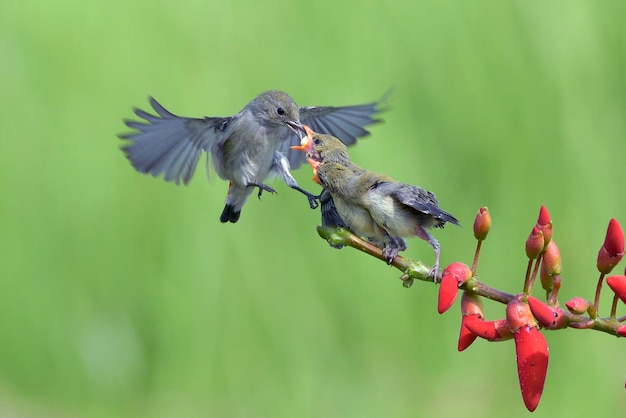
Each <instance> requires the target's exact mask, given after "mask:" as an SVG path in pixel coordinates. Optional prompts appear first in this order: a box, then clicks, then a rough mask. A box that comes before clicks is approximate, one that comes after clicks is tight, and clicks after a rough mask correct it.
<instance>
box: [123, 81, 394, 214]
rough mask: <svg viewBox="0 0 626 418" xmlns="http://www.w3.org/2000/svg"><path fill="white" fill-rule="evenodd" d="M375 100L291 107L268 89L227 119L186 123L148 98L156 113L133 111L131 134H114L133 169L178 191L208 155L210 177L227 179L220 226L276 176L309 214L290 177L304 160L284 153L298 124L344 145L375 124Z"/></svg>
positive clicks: (298, 132)
mask: <svg viewBox="0 0 626 418" xmlns="http://www.w3.org/2000/svg"><path fill="white" fill-rule="evenodd" d="M384 97H386V96H383V99H384ZM383 99H381V100H380V101H377V102H371V103H367V104H361V105H354V106H344V107H330V106H311V107H298V106H297V105H296V103H295V102H294V100H293V99H292V98H291V97H290V96H289V95H288V94H287V93H284V92H282V91H278V90H270V91H267V92H264V93H261V94H260V95H258V96H257V97H256V98H254V99H253V100H252V101H251V102H250V103H248V104H247V105H246V106H245V107H244V108H243V109H242V110H241V111H240V112H239V113H237V114H235V115H233V116H227V117H204V118H188V117H181V116H177V115H174V114H173V113H171V112H169V111H168V110H166V109H165V108H164V107H163V106H162V105H161V104H159V103H158V102H157V101H156V100H155V99H154V98H150V104H151V105H152V108H153V109H154V111H155V112H156V115H152V114H150V113H147V112H144V111H143V110H140V109H135V114H136V115H137V116H138V117H139V118H141V119H143V120H142V121H140V122H137V121H132V120H125V123H126V125H127V126H128V127H129V128H133V129H135V132H132V133H128V134H123V135H120V138H121V139H123V140H129V142H128V143H126V144H124V145H123V146H122V150H123V151H124V153H125V154H126V157H127V158H128V160H129V161H130V163H131V164H132V166H133V167H134V168H135V170H137V171H139V172H141V173H145V174H151V175H152V176H154V177H158V176H159V175H161V174H163V178H164V180H165V181H171V182H174V183H176V184H180V183H181V182H182V183H183V184H185V185H186V184H188V183H189V181H190V180H191V178H192V176H193V174H194V171H195V169H196V165H197V164H198V160H199V159H200V156H201V155H202V153H203V152H207V153H208V154H211V161H212V163H213V167H214V169H215V171H216V173H217V174H218V176H219V177H221V178H222V179H224V180H228V181H229V187H228V194H227V195H226V205H225V207H224V210H223V211H222V214H221V216H220V221H221V222H232V223H235V222H237V221H238V220H239V217H240V215H241V209H242V207H243V206H244V204H245V203H246V201H247V200H248V197H249V196H250V195H251V194H252V192H253V190H254V189H255V188H258V197H259V198H260V197H261V194H262V193H263V191H267V192H270V193H276V191H275V190H274V189H273V188H271V187H270V186H268V185H267V184H265V181H266V179H267V178H268V176H269V175H270V174H278V175H279V176H280V177H281V178H282V179H283V181H284V182H285V183H286V184H287V185H288V186H289V187H291V188H293V189H295V190H298V191H300V192H301V193H304V194H305V195H306V196H307V198H308V199H309V204H310V206H311V208H315V207H317V199H318V196H315V195H312V194H311V193H308V192H307V191H305V190H303V189H302V188H300V187H299V186H298V184H297V182H296V180H295V179H294V178H293V176H292V175H291V173H290V170H291V169H295V168H297V167H298V166H299V165H300V164H302V162H304V161H305V156H304V154H302V153H300V152H297V151H293V150H291V149H290V147H291V146H292V145H296V144H298V143H299V142H300V137H301V136H303V135H304V134H305V131H304V129H303V127H302V124H303V123H306V124H308V125H309V126H311V127H313V129H316V130H319V131H320V132H327V133H330V134H332V135H334V136H337V137H339V138H341V140H342V141H343V142H344V143H345V144H347V145H351V144H353V143H355V142H356V140H357V138H359V137H362V136H365V135H368V134H369V132H368V131H367V130H365V129H364V126H367V125H370V124H373V123H376V122H379V121H380V120H379V119H376V118H375V115H376V114H377V113H379V112H380V111H381V109H380V108H379V105H380V104H381V102H382V100H383ZM208 154H207V163H208Z"/></svg>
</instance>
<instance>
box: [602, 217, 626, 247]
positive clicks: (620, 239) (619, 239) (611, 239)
mask: <svg viewBox="0 0 626 418" xmlns="http://www.w3.org/2000/svg"><path fill="white" fill-rule="evenodd" d="M604 248H606V251H607V252H608V253H609V255H611V256H613V257H615V256H617V255H620V254H621V255H622V256H623V255H624V231H622V227H621V226H620V224H619V222H617V219H615V218H611V220H610V221H609V226H608V228H607V230H606V236H605V237H604Z"/></svg>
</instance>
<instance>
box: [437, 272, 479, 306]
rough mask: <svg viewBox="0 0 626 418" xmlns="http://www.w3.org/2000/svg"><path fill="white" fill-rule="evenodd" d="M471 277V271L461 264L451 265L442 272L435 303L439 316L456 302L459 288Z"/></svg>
mask: <svg viewBox="0 0 626 418" xmlns="http://www.w3.org/2000/svg"><path fill="white" fill-rule="evenodd" d="M471 277H472V271H471V270H470V268H469V267H468V266H467V265H465V264H463V263H459V262H455V263H452V264H450V265H449V266H447V267H446V268H445V269H444V270H443V274H442V276H441V286H439V298H438V303H437V310H438V311H439V313H440V314H441V313H444V312H445V311H447V310H448V309H450V307H451V306H452V305H453V304H454V301H455V300H456V295H457V294H458V292H459V286H461V285H462V284H463V283H465V282H466V281H468V280H469V279H470V278H471Z"/></svg>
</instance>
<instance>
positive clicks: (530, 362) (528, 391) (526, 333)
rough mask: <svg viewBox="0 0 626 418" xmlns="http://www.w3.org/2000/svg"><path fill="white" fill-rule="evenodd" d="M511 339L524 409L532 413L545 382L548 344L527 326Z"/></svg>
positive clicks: (536, 331) (540, 335)
mask: <svg viewBox="0 0 626 418" xmlns="http://www.w3.org/2000/svg"><path fill="white" fill-rule="evenodd" d="M507 311H508V309H507ZM513 337H514V338H515V354H516V357H517V376H518V378H519V384H520V389H521V391H522V399H523V400H524V405H526V408H527V409H528V410H529V411H530V412H532V411H534V410H535V409H536V408H537V405H539V401H540V400H541V394H542V393H543V385H544V383H545V381H546V373H547V372H548V343H547V341H546V338H545V337H544V335H543V334H542V333H541V332H539V330H538V329H537V328H535V327H534V326H529V325H527V326H523V327H521V328H520V329H518V330H517V331H516V332H514V333H513Z"/></svg>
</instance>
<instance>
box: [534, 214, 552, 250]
mask: <svg viewBox="0 0 626 418" xmlns="http://www.w3.org/2000/svg"><path fill="white" fill-rule="evenodd" d="M536 226H537V229H539V230H540V231H541V232H542V233H543V248H544V249H545V248H546V246H547V245H548V243H549V242H550V241H551V240H552V221H551V220H550V214H549V213H548V209H546V207H545V206H543V205H542V206H541V208H540V209H539V217H538V218H537V224H536Z"/></svg>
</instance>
